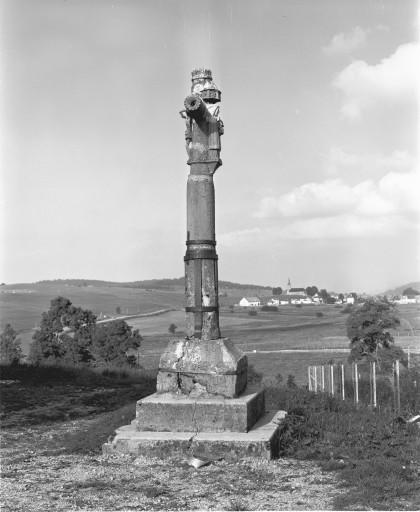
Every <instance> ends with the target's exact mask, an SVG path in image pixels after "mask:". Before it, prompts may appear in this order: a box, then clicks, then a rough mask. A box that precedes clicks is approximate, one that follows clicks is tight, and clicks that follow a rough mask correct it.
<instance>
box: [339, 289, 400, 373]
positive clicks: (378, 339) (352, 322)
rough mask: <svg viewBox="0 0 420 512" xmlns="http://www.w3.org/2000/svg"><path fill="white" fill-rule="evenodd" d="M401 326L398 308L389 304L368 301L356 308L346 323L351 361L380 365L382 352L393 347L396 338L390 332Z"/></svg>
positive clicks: (379, 301)
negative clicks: (367, 361)
mask: <svg viewBox="0 0 420 512" xmlns="http://www.w3.org/2000/svg"><path fill="white" fill-rule="evenodd" d="M399 324H400V320H399V317H398V313H397V310H396V307H395V306H394V305H393V304H391V303H389V302H386V301H381V300H375V299H368V300H366V302H365V303H364V304H362V305H359V306H357V307H355V308H354V309H353V311H352V312H351V313H350V315H349V316H348V318H347V322H346V329H347V336H348V338H349V339H350V348H351V352H350V357H349V359H350V360H351V361H357V360H360V359H364V358H367V359H372V360H375V361H377V362H378V363H379V364H380V360H381V351H382V350H383V349H390V348H391V347H393V343H394V337H393V336H392V334H391V332H390V330H391V329H395V328H396V327H398V325H399ZM383 358H384V357H382V359H383Z"/></svg>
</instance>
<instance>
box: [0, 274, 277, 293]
mask: <svg viewBox="0 0 420 512" xmlns="http://www.w3.org/2000/svg"><path fill="white" fill-rule="evenodd" d="M184 283H185V279H184V277H178V278H163V279H145V280H143V281H128V282H121V283H120V282H116V281H101V280H98V279H50V280H43V281H37V282H36V283H15V284H13V286H19V287H21V286H29V285H31V284H40V285H68V286H80V287H83V286H101V287H102V286H108V287H118V288H141V289H145V290H162V289H163V290H176V289H178V288H184ZM3 286H5V285H3ZM9 286H10V285H9ZM219 288H223V289H227V290H232V289H235V290H254V291H258V290H261V291H265V292H267V291H268V290H271V287H270V286H262V285H256V284H240V283H233V282H231V281H219Z"/></svg>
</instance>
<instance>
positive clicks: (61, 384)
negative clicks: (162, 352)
mask: <svg viewBox="0 0 420 512" xmlns="http://www.w3.org/2000/svg"><path fill="white" fill-rule="evenodd" d="M2 370H4V372H5V373H6V374H7V375H8V377H9V378H11V380H14V381H15V382H13V383H12V384H5V385H1V391H2V400H1V409H0V418H1V420H2V424H3V427H13V426H19V425H22V424H24V425H34V424H40V423H49V422H54V421H64V420H69V419H75V418H81V417H84V416H90V415H93V414H98V413H103V412H107V411H113V410H116V409H119V408H120V407H122V406H124V405H125V404H127V403H130V402H131V403H133V402H134V401H135V400H138V399H140V398H142V397H144V396H146V395H149V394H151V393H153V392H154V390H155V388H156V380H155V378H153V377H151V376H149V375H147V374H142V373H141V372H140V371H137V373H136V374H133V375H132V376H130V374H127V375H128V376H126V377H122V376H121V374H120V373H119V372H116V373H115V374H110V373H108V374H106V375H105V376H104V375H102V374H101V373H100V372H95V371H92V370H89V369H86V368H82V369H77V368H65V367H63V368H61V367H52V366H51V367H31V366H27V365H22V366H19V367H2ZM61 375H62V379H61V378H60V376H61ZM37 377H39V380H37Z"/></svg>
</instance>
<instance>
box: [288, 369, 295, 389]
mask: <svg viewBox="0 0 420 512" xmlns="http://www.w3.org/2000/svg"><path fill="white" fill-rule="evenodd" d="M286 386H287V387H288V388H297V384H296V382H295V376H294V375H292V374H291V373H289V375H288V376H287V382H286Z"/></svg>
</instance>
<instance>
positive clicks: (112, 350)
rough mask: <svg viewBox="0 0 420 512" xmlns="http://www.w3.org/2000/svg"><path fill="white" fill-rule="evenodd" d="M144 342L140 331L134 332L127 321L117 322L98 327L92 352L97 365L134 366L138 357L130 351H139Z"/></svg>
mask: <svg viewBox="0 0 420 512" xmlns="http://www.w3.org/2000/svg"><path fill="white" fill-rule="evenodd" d="M142 340H143V338H142V337H141V336H140V333H139V331H138V329H135V330H133V328H132V327H131V326H130V325H128V324H127V322H125V320H115V321H113V322H107V323H103V324H100V325H97V326H96V329H95V332H94V336H93V342H92V349H91V350H92V354H93V357H94V358H95V362H96V364H105V365H109V364H112V365H114V366H125V365H126V364H129V365H131V366H134V365H135V363H136V357H135V355H134V354H130V351H131V352H133V351H137V350H138V349H139V348H140V345H141V342H142Z"/></svg>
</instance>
